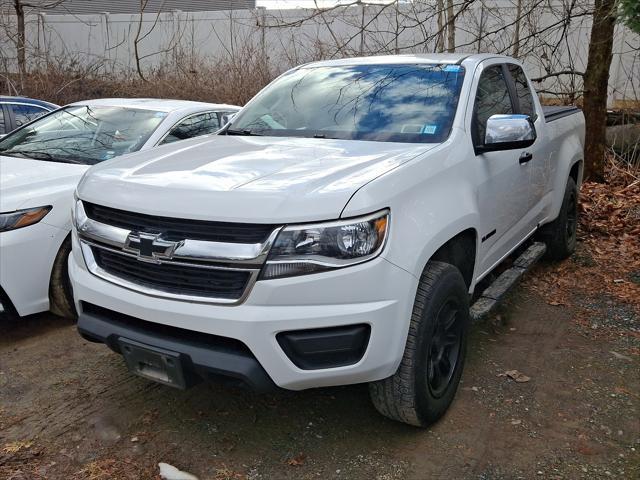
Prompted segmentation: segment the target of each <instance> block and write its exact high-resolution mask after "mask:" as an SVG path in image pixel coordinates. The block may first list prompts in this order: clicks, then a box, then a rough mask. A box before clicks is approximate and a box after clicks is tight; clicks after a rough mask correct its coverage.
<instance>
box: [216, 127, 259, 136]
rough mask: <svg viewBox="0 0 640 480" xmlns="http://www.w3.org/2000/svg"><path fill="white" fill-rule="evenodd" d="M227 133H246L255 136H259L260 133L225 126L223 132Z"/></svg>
mask: <svg viewBox="0 0 640 480" xmlns="http://www.w3.org/2000/svg"><path fill="white" fill-rule="evenodd" d="M224 133H226V134H227V135H248V136H255V137H261V136H262V135H261V134H259V133H253V132H252V131H251V130H250V129H248V128H247V129H245V130H233V129H231V128H227V129H226V130H225V132H224Z"/></svg>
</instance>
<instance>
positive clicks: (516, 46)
mask: <svg viewBox="0 0 640 480" xmlns="http://www.w3.org/2000/svg"><path fill="white" fill-rule="evenodd" d="M521 15H522V0H518V4H517V5H516V25H515V33H514V34H513V57H514V58H518V55H520V16H521Z"/></svg>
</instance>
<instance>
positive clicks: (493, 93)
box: [472, 65, 515, 145]
mask: <svg viewBox="0 0 640 480" xmlns="http://www.w3.org/2000/svg"><path fill="white" fill-rule="evenodd" d="M513 113H515V111H514V108H513V104H512V103H511V95H510V94H509V88H508V87H507V80H506V78H505V76H504V72H503V70H502V65H492V66H490V67H487V68H485V69H484V70H483V71H482V75H481V76H480V80H479V81H478V91H477V92H476V100H475V106H474V111H473V129H472V135H473V141H474V144H476V145H477V144H481V143H484V136H485V131H486V127H487V120H488V119H489V117H490V116H491V115H500V114H513Z"/></svg>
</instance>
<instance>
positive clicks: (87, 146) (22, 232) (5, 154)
mask: <svg viewBox="0 0 640 480" xmlns="http://www.w3.org/2000/svg"><path fill="white" fill-rule="evenodd" d="M239 109H240V108H239V107H236V106H233V105H220V104H211V103H201V102H190V101H181V100H156V99H101V100H91V101H85V102H78V103H73V104H71V105H67V106H66V107H63V108H61V109H58V110H55V111H54V112H52V113H50V114H48V115H46V116H44V117H41V118H39V119H37V120H35V121H33V122H31V123H29V124H27V125H25V126H23V127H21V128H19V129H18V130H15V131H14V132H12V133H11V134H9V135H7V136H6V137H4V138H3V139H2V140H0V313H1V312H3V311H6V312H8V313H10V314H16V313H17V314H18V315H20V316H23V315H29V314H33V313H37V312H42V311H45V310H49V309H51V311H53V312H54V313H57V314H59V315H63V316H74V315H75V312H74V308H73V301H72V292H71V287H70V284H69V280H68V276H67V258H68V255H69V251H70V248H71V243H70V237H69V232H70V231H71V216H70V213H71V205H72V202H73V191H74V189H75V187H76V185H77V183H78V181H79V180H80V177H81V176H82V175H83V174H84V172H85V171H86V170H87V169H88V168H89V167H90V166H91V165H94V164H96V163H100V162H102V161H105V160H109V159H111V158H113V157H116V156H119V155H123V154H127V153H130V152H135V151H139V150H147V149H149V148H153V147H156V146H160V145H165V144H168V143H173V142H176V141H179V140H184V139H188V138H193V137H197V136H200V135H206V134H211V133H214V132H216V131H217V130H219V129H220V128H221V127H222V126H223V125H224V124H225V123H226V122H227V119H228V118H229V117H230V116H231V115H233V114H234V113H235V112H237V111H238V110H239Z"/></svg>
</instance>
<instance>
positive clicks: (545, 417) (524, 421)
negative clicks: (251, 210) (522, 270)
mask: <svg viewBox="0 0 640 480" xmlns="http://www.w3.org/2000/svg"><path fill="white" fill-rule="evenodd" d="M544 268H545V267H541V268H536V269H535V270H534V271H533V273H532V274H531V276H530V278H529V279H528V280H527V281H526V282H525V284H524V285H523V286H521V287H519V288H518V290H517V291H516V292H515V293H514V294H513V295H512V296H511V297H510V299H509V301H508V303H507V305H506V306H505V307H504V309H503V310H502V311H501V312H500V313H499V314H498V315H496V316H494V317H493V318H492V319H491V320H490V321H488V322H486V323H484V324H480V325H476V326H474V328H473V333H472V336H471V339H470V342H471V343H470V349H469V351H470V355H469V361H468V363H467V366H466V370H465V374H464V377H463V383H462V385H461V389H460V391H459V393H458V397H457V399H456V401H455V402H454V405H453V407H452V409H451V411H450V413H449V414H448V415H447V416H446V417H445V418H444V419H443V420H442V421H441V422H440V423H438V424H437V425H435V426H434V427H433V428H431V429H430V430H418V429H415V428H411V427H407V426H404V425H400V424H397V423H393V422H391V421H388V420H386V419H384V418H382V417H380V416H379V415H378V414H377V413H376V412H375V411H374V409H373V408H372V407H371V406H370V404H369V401H368V393H367V388H366V386H362V385H359V386H352V387H345V388H333V389H320V390H312V391H306V392H299V393H295V392H280V393H277V394H272V395H255V394H251V393H248V392H245V391H242V390H234V389H228V388H222V387H218V386H215V385H200V386H198V387H196V388H194V389H192V390H190V391H187V392H182V391H176V390H173V389H169V388H167V387H162V386H158V385H155V384H152V383H149V382H147V381H145V380H142V379H139V378H136V377H133V376H131V375H130V374H129V373H128V372H127V371H126V369H125V367H124V363H123V361H122V359H121V358H120V357H119V356H118V355H116V354H113V353H111V352H110V351H108V350H107V349H106V348H105V347H103V346H101V345H94V344H90V343H88V342H85V341H84V340H82V339H81V338H80V337H79V336H78V335H77V333H76V332H75V328H74V325H73V324H71V323H70V322H68V321H65V320H62V319H58V318H55V317H53V316H50V315H40V316H34V317H30V318H28V319H26V320H23V321H21V322H20V323H17V324H7V323H4V324H2V325H1V326H0V478H10V479H34V478H35V479H37V478H50V479H92V480H96V479H112V478H115V479H120V478H123V479H125V478H131V479H138V478H142V479H147V478H159V477H158V476H157V472H158V469H157V462H159V461H163V462H168V463H170V464H172V465H175V466H177V467H180V468H182V469H184V470H187V471H189V472H192V473H194V474H196V475H198V476H199V477H200V479H218V480H219V479H241V478H250V479H258V478H263V479H270V478H277V479H299V478H302V479H304V478H337V479H370V478H377V479H401V478H402V479H404V478H408V479H431V478H470V479H471V478H473V479H503V478H504V479H515V478H545V479H547V478H567V479H569V478H570V479H575V478H585V479H586V478H588V479H592V478H640V423H639V418H640V412H639V410H640V374H639V372H640V360H639V355H638V353H639V352H640V349H639V348H638V346H639V345H640V341H639V338H638V337H639V336H640V333H639V332H640V319H639V317H638V310H637V309H636V308H635V307H637V305H632V304H625V303H620V302H616V301H612V300H611V299H608V298H607V297H606V296H604V295H596V296H594V295H592V294H588V293H584V292H577V293H576V294H575V295H574V297H573V298H574V305H573V306H566V305H562V304H560V305H557V304H556V303H558V302H553V301H549V299H548V298H545V297H544V295H543V294H541V293H540V292H539V290H540V289H539V283H537V282H536V279H538V278H540V277H542V276H544V275H545V274H546V273H545V271H544ZM513 369H517V370H518V371H520V372H522V373H524V374H525V375H527V376H529V377H530V378H531V379H530V381H528V382H524V383H516V382H514V381H513V380H511V379H509V378H508V377H505V376H500V374H502V373H504V372H505V371H507V370H513Z"/></svg>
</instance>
